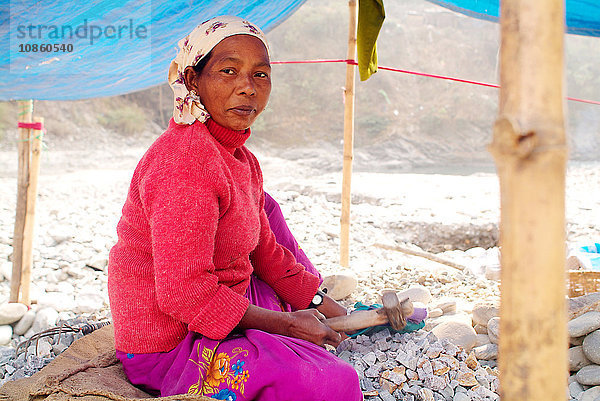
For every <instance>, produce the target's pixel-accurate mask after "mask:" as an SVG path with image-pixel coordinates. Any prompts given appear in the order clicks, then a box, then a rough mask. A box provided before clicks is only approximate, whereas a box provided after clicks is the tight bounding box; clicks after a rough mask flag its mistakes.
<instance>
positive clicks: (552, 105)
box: [490, 0, 568, 401]
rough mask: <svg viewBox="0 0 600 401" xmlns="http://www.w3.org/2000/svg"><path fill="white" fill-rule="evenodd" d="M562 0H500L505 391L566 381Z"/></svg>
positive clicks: (497, 136)
mask: <svg viewBox="0 0 600 401" xmlns="http://www.w3.org/2000/svg"><path fill="white" fill-rule="evenodd" d="M563 3H564V2H563V1H562V0H531V1H521V0H503V1H502V5H501V20H500V22H501V31H502V42H501V52H500V54H501V56H500V58H501V60H500V63H501V65H500V83H501V91H500V104H499V116H498V119H497V121H496V124H495V127H494V140H493V143H492V144H491V145H490V152H491V153H492V154H493V156H494V158H495V160H496V165H497V169H498V175H499V178H500V191H501V223H500V243H501V247H502V256H501V259H502V261H501V262H502V273H501V280H502V281H501V282H502V285H501V289H502V292H501V311H500V316H501V319H500V333H501V334H500V354H499V367H500V388H501V390H500V392H501V394H500V395H501V399H502V400H503V401H517V400H518V401H522V400H527V401H553V400H555V401H558V400H561V401H562V400H564V399H565V391H566V390H565V389H566V386H567V372H568V367H567V331H566V305H565V293H566V286H565V259H566V258H565V170H566V160H567V149H566V138H565V128H564V112H563V107H564V96H563V81H564V76H563V36H564V5H563Z"/></svg>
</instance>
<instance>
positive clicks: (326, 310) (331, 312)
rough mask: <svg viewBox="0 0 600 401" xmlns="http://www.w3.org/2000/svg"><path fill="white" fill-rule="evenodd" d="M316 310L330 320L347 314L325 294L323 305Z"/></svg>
mask: <svg viewBox="0 0 600 401" xmlns="http://www.w3.org/2000/svg"><path fill="white" fill-rule="evenodd" d="M317 310H318V311H319V312H321V313H322V314H323V315H325V317H327V318H331V317H336V316H344V315H347V314H348V311H347V310H346V308H344V307H343V306H342V305H340V304H339V303H337V302H336V301H335V300H334V299H333V298H331V297H330V296H329V295H327V294H325V296H324V297H323V304H321V305H320V306H318V307H317Z"/></svg>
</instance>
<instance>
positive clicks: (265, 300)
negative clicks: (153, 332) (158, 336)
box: [117, 276, 363, 401]
mask: <svg viewBox="0 0 600 401" xmlns="http://www.w3.org/2000/svg"><path fill="white" fill-rule="evenodd" d="M246 297H247V298H248V299H249V300H250V302H252V303H253V304H254V305H257V306H260V307H262V308H266V309H270V310H283V311H288V310H290V309H289V306H288V305H287V304H283V303H282V302H281V301H280V299H279V298H278V297H277V295H276V294H275V292H274V291H273V290H272V289H271V288H270V287H269V286H268V285H267V284H265V283H264V282H263V281H261V280H259V279H257V278H256V277H254V276H253V277H252V279H251V281H250V286H249V288H248V291H247V293H246ZM117 357H118V358H119V360H120V361H121V362H122V363H123V369H124V370H125V373H126V374H127V377H128V378H129V380H130V381H131V382H132V383H133V384H134V385H136V386H138V387H139V388H141V389H142V390H144V391H146V392H148V393H150V394H153V395H160V396H163V397H165V396H169V395H175V394H188V393H189V394H199V395H204V396H206V397H209V398H214V399H217V400H229V401H242V400H257V401H281V400H289V401H313V400H314V401H321V400H322V401H325V400H328V401H332V400H344V401H360V400H362V399H363V396H362V392H361V390H360V386H359V382H358V376H357V374H356V371H355V370H354V368H353V367H352V366H351V365H349V364H348V363H346V362H344V361H343V360H341V359H339V358H338V357H336V356H335V355H333V354H332V353H330V352H327V351H326V350H325V349H324V348H321V347H319V346H317V345H315V344H313V343H310V342H308V341H305V340H300V339H297V338H291V337H285V336H281V335H277V334H269V333H266V332H263V331H260V330H245V331H244V333H243V334H233V335H230V336H228V337H227V338H225V339H224V340H211V339H209V338H206V337H203V336H202V335H200V334H198V333H195V332H189V333H188V335H187V336H186V337H185V339H184V340H183V341H182V342H181V343H180V344H179V345H178V346H177V347H176V348H175V349H173V350H171V351H169V352H164V353H151V354H128V353H124V352H121V351H117Z"/></svg>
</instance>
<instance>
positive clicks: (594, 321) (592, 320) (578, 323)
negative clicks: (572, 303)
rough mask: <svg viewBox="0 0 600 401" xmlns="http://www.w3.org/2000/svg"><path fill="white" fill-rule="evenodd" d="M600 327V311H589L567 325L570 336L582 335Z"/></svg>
mask: <svg viewBox="0 0 600 401" xmlns="http://www.w3.org/2000/svg"><path fill="white" fill-rule="evenodd" d="M599 328H600V312H596V311H593V312H587V313H584V314H583V315H581V316H579V317H577V318H575V319H573V320H571V321H570V322H569V324H568V325H567V329H568V331H569V336H571V337H580V336H585V335H586V334H589V333H591V332H592V331H595V330H597V329H599Z"/></svg>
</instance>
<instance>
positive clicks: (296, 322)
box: [286, 301, 342, 347]
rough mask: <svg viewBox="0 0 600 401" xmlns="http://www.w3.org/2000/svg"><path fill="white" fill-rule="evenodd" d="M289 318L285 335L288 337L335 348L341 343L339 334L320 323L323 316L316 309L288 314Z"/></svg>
mask: <svg viewBox="0 0 600 401" xmlns="http://www.w3.org/2000/svg"><path fill="white" fill-rule="evenodd" d="M334 302H335V301H334ZM290 317H291V319H290V324H289V328H288V333H287V334H286V335H287V336H289V337H295V338H301V339H303V340H306V341H310V342H311V343H313V344H317V345H320V346H324V345H325V344H329V345H333V346H334V347H337V346H338V345H339V344H340V342H342V336H341V335H340V333H338V332H336V331H334V330H332V329H330V328H329V327H327V326H326V325H324V324H323V323H321V321H322V320H325V316H323V314H322V313H321V312H319V311H318V310H316V309H305V310H300V311H296V312H290Z"/></svg>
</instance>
